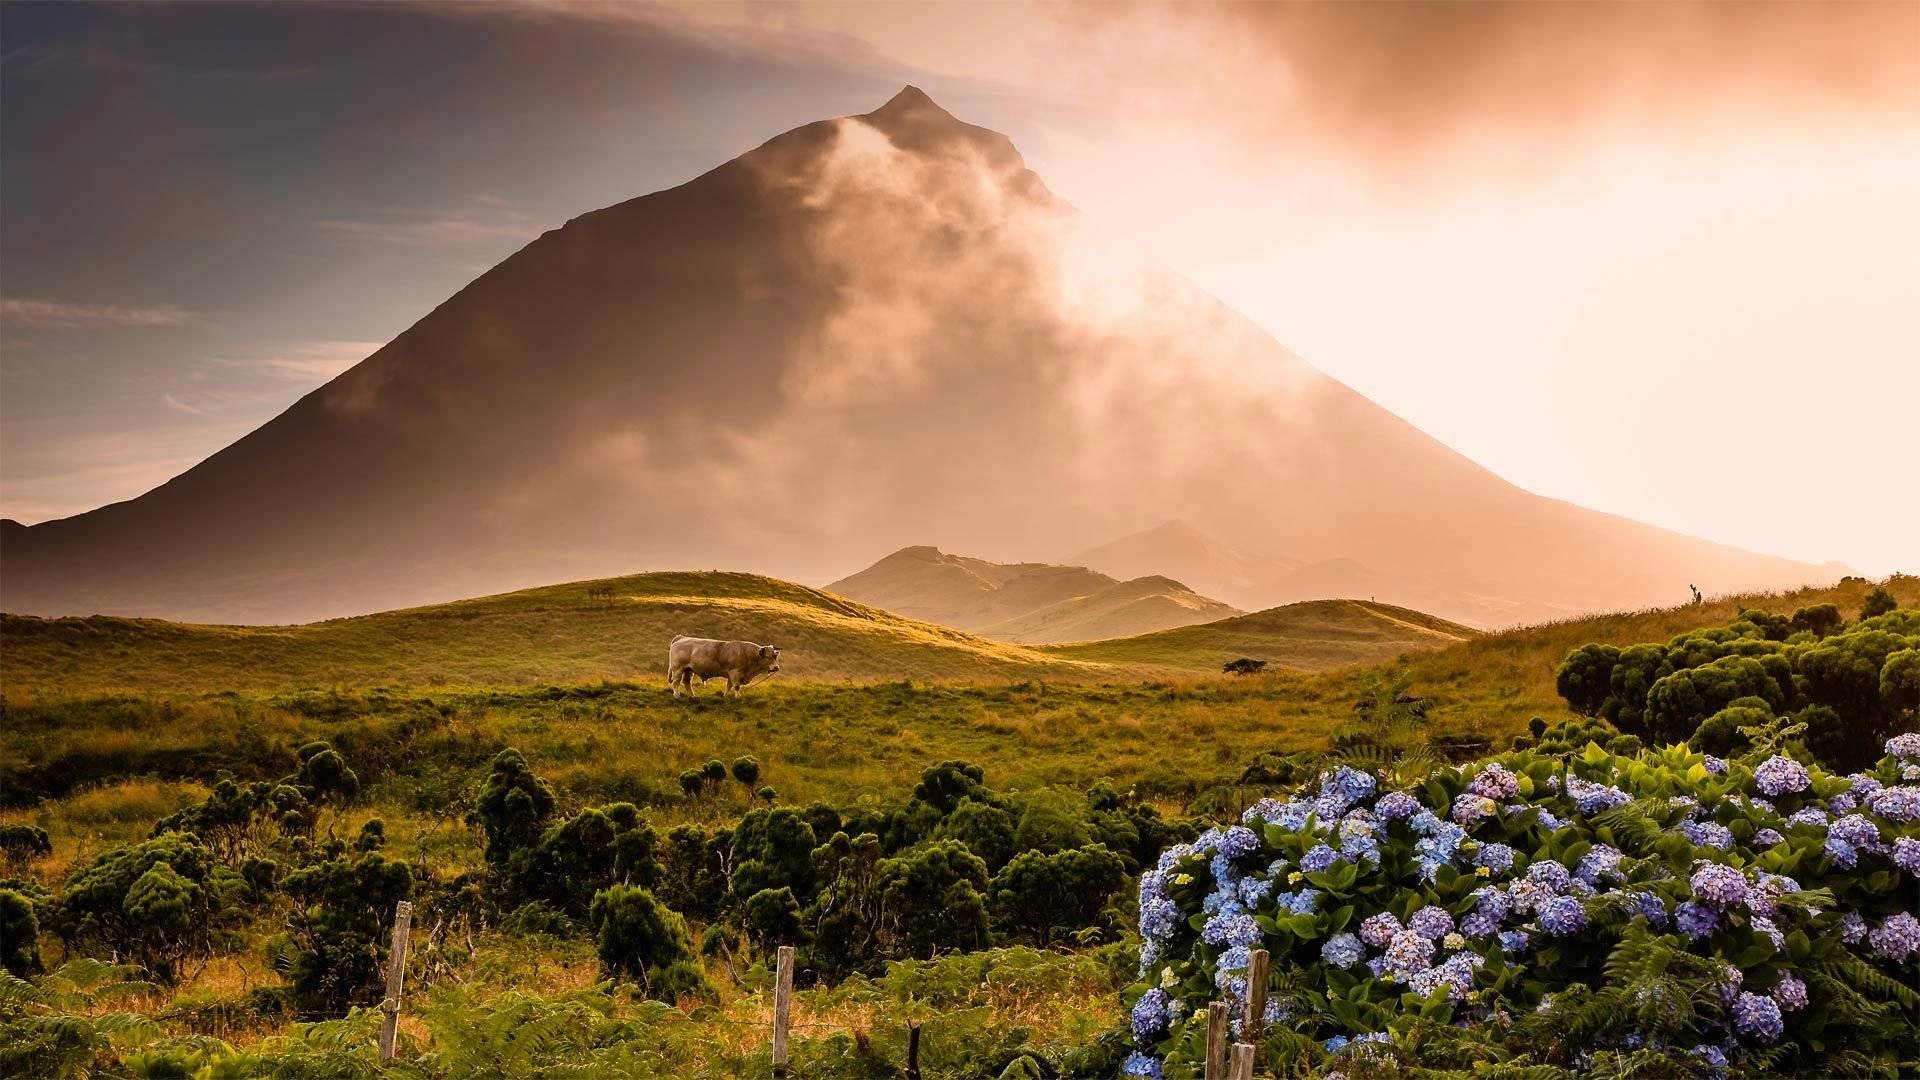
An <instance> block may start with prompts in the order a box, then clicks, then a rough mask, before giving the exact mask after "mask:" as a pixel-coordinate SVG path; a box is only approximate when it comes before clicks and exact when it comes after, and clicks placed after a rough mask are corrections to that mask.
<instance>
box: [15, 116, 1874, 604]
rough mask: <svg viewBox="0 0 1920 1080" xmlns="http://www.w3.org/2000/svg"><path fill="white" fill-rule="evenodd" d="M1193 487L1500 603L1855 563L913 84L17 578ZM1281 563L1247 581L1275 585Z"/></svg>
mask: <svg viewBox="0 0 1920 1080" xmlns="http://www.w3.org/2000/svg"><path fill="white" fill-rule="evenodd" d="M1381 315H1382V317H1383V318H1390V317H1392V313H1391V312H1382V313H1381ZM1440 351H1441V350H1439V349H1438V348H1436V352H1440ZM1434 362H1439V361H1438V360H1437V359H1436V360H1435V361H1434ZM1169 518H1177V519H1180V520H1185V521H1189V522H1192V523H1193V526H1194V527H1195V528H1196V529H1198V530H1201V531H1203V533H1204V534H1205V535H1207V536H1212V537H1217V538H1218V540H1219V542H1220V543H1221V544H1224V545H1227V546H1229V547H1231V548H1232V549H1233V550H1236V551H1239V552H1243V553H1248V554H1249V556H1250V557H1253V558H1256V559H1257V558H1261V557H1263V556H1262V555H1261V554H1260V553H1279V554H1284V556H1285V557H1286V558H1288V559H1291V560H1298V561H1299V562H1302V563H1315V562H1323V561H1325V560H1333V559H1341V560H1352V561H1353V563H1354V564H1357V565H1361V566H1366V567H1373V568H1377V569H1378V570H1379V571H1380V572H1381V573H1383V574H1390V575H1392V577H1393V579H1394V580H1396V581H1402V582H1408V583H1415V584H1417V585H1418V586H1419V587H1420V588H1421V589H1422V590H1424V591H1425V593H1426V596H1423V597H1422V598H1420V599H1419V601H1418V602H1415V601H1414V600H1411V599H1409V598H1403V597H1398V596H1391V595H1382V596H1380V597H1379V599H1380V600H1382V601H1393V602H1396V603H1409V604H1411V605H1412V606H1418V607H1421V608H1423V609H1425V610H1428V611H1432V612H1435V613H1437V614H1441V615H1446V616H1448V617H1450V618H1456V619H1462V620H1466V621H1471V622H1477V623H1481V624H1486V623H1504V622H1513V621H1516V620H1521V619H1534V618H1541V617H1546V616H1554V615H1560V614H1564V613H1570V612H1575V611H1582V610H1591V609H1599V608H1613V607H1631V606H1638V605H1644V604H1650V603H1654V602H1656V601H1666V600H1671V599H1672V598H1673V597H1675V596H1676V595H1684V592H1683V590H1684V589H1685V588H1686V586H1687V585H1688V584H1689V583H1694V584H1698V585H1699V586H1700V587H1701V588H1702V589H1704V590H1707V591H1721V590H1731V589H1734V588H1764V587H1777V586H1786V585H1791V584H1796V583H1799V582H1803V581H1813V580H1818V579H1822V578H1830V577H1833V576H1836V575H1837V571H1834V570H1832V569H1826V570H1822V569H1819V568H1815V567H1812V566H1808V565H1804V564H1798V563H1793V562H1788V561H1786V560H1782V559H1777V558H1771V557H1767V556H1762V555H1755V554H1752V553H1749V552H1745V551H1739V550H1735V549H1732V548H1728V547H1723V546H1719V545H1715V544H1709V543H1706V542H1703V541H1700V540H1696V539H1692V538H1689V537H1685V536H1681V535H1677V534H1675V533H1671V532H1666V531H1663V530H1660V529H1655V528H1651V527H1648V526H1645V525H1640V524H1637V523H1635V522H1631V521H1627V520H1623V519H1621V518H1617V517H1610V516H1608V515H1605V514H1599V513H1595V512H1592V511H1589V510H1584V509H1581V508H1580V507H1577V506H1572V505H1569V504H1566V503H1563V502H1556V501H1553V500H1550V499H1545V498H1541V497H1538V496H1535V495H1532V494H1529V493H1528V492H1525V491H1522V490H1520V489H1519V488H1516V487H1514V486H1513V485H1511V484H1508V483H1506V482H1505V481H1503V480H1501V479H1500V478H1499V477H1497V476H1494V475H1493V474H1492V473H1489V472H1488V471H1486V470H1485V469H1482V468H1480V467H1479V466H1477V465H1475V464H1474V463H1473V462H1471V461H1468V460H1467V459H1465V458H1463V457H1461V456H1460V455H1459V454H1457V453H1454V452H1453V451H1451V450H1449V449H1448V448H1446V447H1445V446H1442V445H1440V444H1439V443H1437V442H1435V441H1434V440H1433V439H1431V438H1429V437H1428V436H1426V435H1424V434H1422V433H1421V432H1420V431H1418V430H1416V429H1415V428H1413V427H1412V426H1411V425H1409V424H1407V423H1405V422H1404V421H1402V420H1400V419H1399V418H1397V417H1395V416H1393V415H1391V414H1389V413H1388V412H1386V411H1385V410H1383V409H1381V408H1380V407H1378V406H1376V405H1375V404H1373V403H1372V402H1370V401H1368V400H1367V399H1365V398H1363V397H1361V396H1360V395H1359V394H1357V393H1355V392H1353V391H1352V390H1350V389H1348V388H1347V387H1346V386H1344V385H1342V384H1341V383H1339V382H1337V381H1335V380H1334V379H1331V378H1329V377H1327V376H1326V375H1324V374H1321V373H1320V372H1318V371H1316V370H1314V369H1313V368H1312V367H1310V366H1308V365H1307V364H1306V363H1304V362H1303V361H1301V360H1300V359H1299V358H1297V357H1295V356H1294V355H1293V354H1291V353H1289V352H1288V351H1287V350H1285V349H1284V348H1282V347H1281V346H1280V345H1278V344H1277V343H1276V342H1275V341H1274V340H1273V339H1272V338H1271V337H1269V336H1268V335H1267V334H1266V333H1265V332H1264V331H1262V330H1261V329H1259V328H1258V327H1256V326H1254V325H1253V324H1252V323H1250V322H1249V321H1247V320H1246V319H1244V318H1242V317H1241V316H1239V315H1237V314H1236V313H1234V312H1233V311H1230V310H1228V309H1227V308H1226V307H1224V306H1223V305H1221V304H1220V303H1218V302H1217V301H1215V300H1213V299H1212V298H1210V297H1209V296H1207V295H1205V294H1204V293H1202V292H1201V291H1200V290H1198V289H1197V288H1196V287H1194V286H1193V285H1191V284H1190V283H1188V282H1187V281H1185V280H1184V279H1182V278H1180V277H1179V276H1177V275H1175V274H1172V273H1170V272H1167V271H1165V270H1162V269H1160V268H1157V267H1155V266H1152V265H1150V264H1148V263H1145V262H1143V261H1142V260H1140V259H1137V258H1135V257H1133V256H1132V255H1131V254H1130V253H1129V251H1128V250H1127V249H1126V248H1125V247H1124V246H1123V245H1122V244H1119V243H1117V242H1115V236H1114V234H1113V233H1110V232H1108V231H1106V230H1104V229H1103V228H1102V227H1101V225H1100V223H1098V222H1094V221H1091V220H1088V219H1086V218H1084V217H1082V216H1081V215H1079V214H1078V213H1076V212H1075V211H1074V210H1073V209H1072V208H1071V207H1069V206H1068V205H1066V204H1065V203H1064V202H1063V201H1062V200H1060V199H1058V198H1056V197H1055V196H1054V195H1053V194H1052V193H1050V192H1049V191H1048V189H1047V187H1046V186H1045V184H1043V183H1042V182H1041V181H1040V179H1039V178H1038V177H1037V176H1035V175H1034V174H1033V173H1032V172H1030V171H1028V170H1027V168H1026V166H1025V164H1024V162H1023V161H1022V160H1021V158H1020V155H1019V154H1018V153H1017V152H1016V151H1015V149H1014V147H1013V144H1012V143H1011V142H1010V141H1009V140H1008V139H1007V138H1006V137H1005V136H1003V135H1000V134H997V133H995V132H992V131H988V130H986V129H984V128H979V127H975V126H972V125H969V124H965V123H962V122H961V121H959V120H956V119H955V118H954V117H953V116H951V115H949V114H948V113H946V112H945V111H944V110H942V109H941V108H940V107H939V106H937V105H935V104H934V103H933V101H932V100H930V99H929V98H928V97H927V96H926V95H925V94H923V93H921V92H920V91H919V90H917V89H913V88H908V89H906V90H903V91H902V92H901V93H900V94H899V95H898V96H896V97H894V98H893V99H892V100H891V101H888V102H887V103H886V104H885V105H884V106H882V107H881V108H879V109H877V110H875V111H874V112H871V113H867V114H865V115H862V116H856V117H847V118H842V119H838V120H827V121H821V122H818V123H814V124H809V125H806V126H804V127H801V128H797V129H795V130H793V131H790V132H787V133H786V134H784V135H780V136H778V137H777V138H774V139H773V140H771V141H769V142H768V143H766V144H764V145H762V146H760V147H758V148H757V149H755V150H752V151H750V152H748V153H746V154H744V155H742V156H741V157H739V158H737V159H735V160H733V161H730V162H727V163H726V164H724V165H721V166H720V167H718V168H716V169H714V170H712V171H711V172H708V173H706V174H704V175H702V176H700V177H697V178H695V179H694V180H691V181H689V182H688V183H685V184H683V185H681V186H679V187H676V188H672V189H670V190H666V191H660V192H656V193H654V194H651V195H646V196H643V197H640V198H636V199H633V200H630V201H628V202H624V203H621V204H619V205H616V206H612V207H608V208H606V209H603V210H597V211H594V212H591V213H587V214H583V215H582V216H580V217H577V218H575V219H573V220H571V221H569V222H567V223H566V225H565V226H564V227H562V228H559V229H555V230H552V231H549V232H547V233H545V234H544V235H542V236H540V237H539V238H538V239H536V240H534V241H533V242H532V243H530V244H528V245H527V246H526V247H525V248H523V249H521V250H520V251H519V252H516V253H515V254H514V255H513V256H511V257H510V258H508V259H507V260H506V261H504V262H502V263H501V264H500V265H498V266H496V267H494V268H493V269H492V270H489V271H488V272H486V273H485V274H483V275H482V276H481V277H480V278H478V279H477V280H475V281H474V282H472V283H471V284H470V285H468V286H467V287H466V288H464V289H462V290H461V291H460V292H458V293H457V294H455V295H454V296H453V297H451V298H450V299H448V300H447V301H446V302H445V303H443V304H441V305H440V306H439V307H438V308H436V309H435V310H433V311H432V312H430V313H429V314H427V315H426V316H425V317H424V318H422V319H421V320H420V321H419V322H417V323H415V324H414V325H413V326H412V327H410V328H409V329H407V330H406V331H405V332H403V333H402V334H401V335H400V336H399V337H397V338H395V339H394V340H393V341H392V342H390V343H388V344H387V345H386V346H385V347H384V348H382V349H380V350H379V351H378V352H376V353H374V354H373V355H372V356H370V357H368V358H367V359H366V360H365V361H363V362H361V363H360V364H358V365H356V366H355V367H353V368H351V369H349V370H348V371H346V372H344V373H343V374H341V375H340V376H338V377H337V378H335V379H334V380H333V381H331V382H329V383H328V384H326V385H325V386H323V387H321V388H319V389H317V390H315V391H313V392H312V393H310V394H308V395H307V396H306V397H304V398H302V399H301V400H300V401H299V402H297V403H296V404H295V405H293V406H292V407H291V408H289V409H288V410H287V411H286V412H284V413H282V414H281V415H280V416H278V417H276V418H274V419H273V420H272V421H270V422H268V423H267V424H265V425H263V426H261V427H260V428H258V429H257V430H255V431H253V432H252V433H251V434H249V435H247V436H245V437H244V438H242V439H240V440H239V441H238V442H235V443H234V444H232V445H231V446H228V447H227V448H226V449H224V450H221V451H220V452H219V453H217V454H215V455H213V456H212V457H210V458H208V459H207V460H206V461H203V462H201V463H200V464H199V465H197V466H195V467H193V468H192V469H190V470H188V471H187V472H185V473H183V474H182V475H180V476H178V477H176V478H174V479H173V480H171V481H169V482H168V483H166V484H163V485H161V486H160V487H158V488H156V489H154V490H152V491H150V492H148V493H146V494H145V495H142V496H140V497H138V498H136V499H132V500H129V501H127V502H124V503H117V504H114V505H112V506H106V507H102V508H100V509H98V510H94V511H92V512H89V513H85V514H81V515H78V516H75V517H72V518H67V519H64V520H59V521H50V522H46V523H43V524H38V525H33V526H21V525H19V524H18V523H8V524H7V525H5V527H4V528H0V606H4V607H5V609H7V610H9V611H14V612H24V613H37V614H69V613H78V614H87V613H92V612H109V613H113V614H120V615H152V616H163V617H169V618H176V619H193V620H218V621H239V622H265V621H294V620H308V619H313V618H321V617H329V616H336V615H346V614H351V613H355V612H365V611H372V610H377V609H384V608H393V607H397V606H401V605H409V604H421V603H428V602H432V601H437V600H447V599H453V598H457V597H462V596H471V595H476V594H481V593H496V592H500V591H503V590H507V589H512V588H516V587H523V586H529V585H535V584H539V583H543V582H551V581H557V580H569V579H578V578H587V577H602V576H610V575H613V574H617V573H625V572H631V571H633V570H637V569H658V568H690V569H700V568H709V567H725V568H728V569H738V570H752V571H757V572H762V573H768V574H774V575H778V576H781V577H786V578H790V579H798V580H808V581H826V580H830V579H832V578H834V577H837V576H839V575H841V574H843V573H845V572H846V568H847V565H848V564H847V553H848V552H852V551H872V550H876V549H878V550H890V549H892V548H896V547H902V546H906V545H908V544H912V543H917V542H924V540H923V538H937V539H938V541H939V542H940V543H941V544H943V545H946V546H948V547H949V548H950V549H957V550H963V551H969V552H974V553H977V554H980V555H983V556H987V557H994V558H1000V557H1006V556H1008V555H1010V554H1013V553H1018V552H1034V551H1078V550H1082V549H1085V548H1088V547H1090V546H1093V545H1096V544H1101V543H1103V542H1105V541H1108V540H1110V539H1111V538H1113V537H1116V536H1122V535H1126V534H1128V533H1131V532H1135V531H1137V530H1139V529H1141V528H1143V527H1147V526H1151V525H1153V524H1154V523H1156V522H1161V521H1165V520H1167V519H1169ZM1151 572H1152V573H1160V574H1173V575H1176V576H1177V574H1178V571H1176V570H1174V569H1172V568H1168V567H1158V568H1155V569H1154V570H1152V571H1151ZM1251 580H1253V581H1254V584H1253V585H1252V586H1250V587H1249V588H1248V590H1247V591H1246V594H1245V595H1234V594H1226V595H1223V598H1224V599H1226V600H1229V601H1230V602H1233V603H1235V604H1236V605H1237V606H1241V607H1247V608H1252V607H1258V606H1265V605H1266V603H1268V602H1270V601H1271V600H1273V599H1278V598H1277V597H1266V596H1261V595H1258V593H1259V592H1260V591H1261V589H1262V588H1263V587H1264V586H1261V585H1260V584H1259V582H1260V581H1261V580H1263V576H1262V575H1254V576H1253V578H1252V579H1251ZM1216 595H1220V594H1216ZM1429 597H1433V598H1438V599H1440V600H1442V601H1444V602H1434V600H1433V599H1430V598H1429Z"/></svg>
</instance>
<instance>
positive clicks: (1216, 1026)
mask: <svg viewBox="0 0 1920 1080" xmlns="http://www.w3.org/2000/svg"><path fill="white" fill-rule="evenodd" d="M1206 1080H1227V1003H1226V1002H1224V1001H1216V1002H1213V1003H1212V1004H1210V1005H1208V1006H1207V1073H1206Z"/></svg>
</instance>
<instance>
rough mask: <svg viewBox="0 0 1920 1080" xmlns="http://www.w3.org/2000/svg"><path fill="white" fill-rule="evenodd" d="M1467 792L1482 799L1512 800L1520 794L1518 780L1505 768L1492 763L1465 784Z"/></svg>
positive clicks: (1497, 763)
mask: <svg viewBox="0 0 1920 1080" xmlns="http://www.w3.org/2000/svg"><path fill="white" fill-rule="evenodd" d="M1467 790H1468V791H1471V792H1473V793H1474V794H1475V795H1479V796H1481V797H1482V798H1487V799H1512V798H1516V797H1518V796H1519V794H1520V778H1519V777H1517V776H1515V775H1514V774H1513V773H1511V772H1509V771H1508V770H1507V767H1506V766H1504V765H1502V764H1500V763H1499V762H1492V763H1490V764H1488V765H1487V767H1486V768H1484V769H1482V770H1480V774H1479V775H1478V776H1475V777H1474V778H1473V780H1472V782H1470V783H1469V784H1467Z"/></svg>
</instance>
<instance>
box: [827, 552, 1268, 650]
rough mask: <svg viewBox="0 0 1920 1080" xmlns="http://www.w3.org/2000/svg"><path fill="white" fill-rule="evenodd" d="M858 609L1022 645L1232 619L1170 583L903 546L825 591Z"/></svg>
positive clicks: (1220, 607) (1224, 609)
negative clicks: (874, 609)
mask: <svg viewBox="0 0 1920 1080" xmlns="http://www.w3.org/2000/svg"><path fill="white" fill-rule="evenodd" d="M827 590H828V591H829V592H835V593H839V594H840V595H841V596H845V597H848V598H849V599H853V600H858V601H860V602H861V603H863V604H872V605H873V606H875V607H880V608H885V609H886V610H888V611H893V612H897V613H899V614H901V615H906V616H908V617H910V618H914V619H922V620H925V621H926V622H930V623H938V624H939V625H941V626H951V627H954V628H955V629H958V630H967V631H971V632H973V633H977V634H983V635H985V636H987V637H992V638H1000V639H1001V640H1004V641H1014V642H1019V643H1021V644H1025V645H1041V644H1051V643H1054V642H1061V641H1093V640H1098V639H1103V638H1119V637H1132V636H1133V635H1135V634H1146V633H1152V632H1153V631H1156V630H1168V629H1172V628H1173V627H1177V626H1192V625H1194V624H1195V623H1206V622H1213V621H1214V620H1216V619H1225V618H1229V617H1231V616H1234V615H1239V614H1241V612H1239V611H1238V610H1236V609H1234V608H1232V607H1229V606H1228V605H1226V604H1223V603H1221V602H1220V601H1218V600H1211V599H1208V598H1207V597H1204V596H1201V595H1200V594H1198V593H1196V592H1194V591H1193V590H1192V589H1189V588H1187V587H1186V586H1185V585H1182V584H1180V583H1179V582H1177V581H1174V580H1172V579H1171V578H1166V577H1160V576H1156V575H1143V576H1140V577H1136V578H1133V579H1131V580H1128V581H1118V580H1115V579H1114V578H1111V577H1108V576H1107V575H1105V574H1101V573H1096V572H1095V571H1092V570H1089V569H1087V568H1086V567H1084V566H1055V565H1052V564H1050V563H996V562H988V561H987V560H985V559H970V558H967V557H966V556H964V555H949V554H947V553H946V552H943V551H941V550H940V549H938V548H933V547H909V548H902V549H900V550H899V551H896V552H894V553H893V554H891V555H889V556H887V557H886V558H884V559H881V560H880V561H879V562H877V563H874V564H873V565H872V566H869V567H867V568H866V569H865V570H862V571H860V572H859V573H857V574H852V575H849V576H847V577H844V578H841V579H840V580H839V581H836V582H834V583H832V584H831V585H828V586H827Z"/></svg>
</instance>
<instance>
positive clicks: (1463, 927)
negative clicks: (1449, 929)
mask: <svg viewBox="0 0 1920 1080" xmlns="http://www.w3.org/2000/svg"><path fill="white" fill-rule="evenodd" d="M1498 929H1500V920H1498V919H1495V918H1494V917H1492V916H1491V915H1488V914H1487V913H1486V912H1484V911H1469V912H1467V917H1466V918H1464V919H1461V920H1460V932H1461V933H1462V934H1465V935H1466V936H1468V937H1470V938H1483V937H1486V936H1487V935H1488V934H1491V933H1493V932H1494V931H1495V930H1498Z"/></svg>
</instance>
